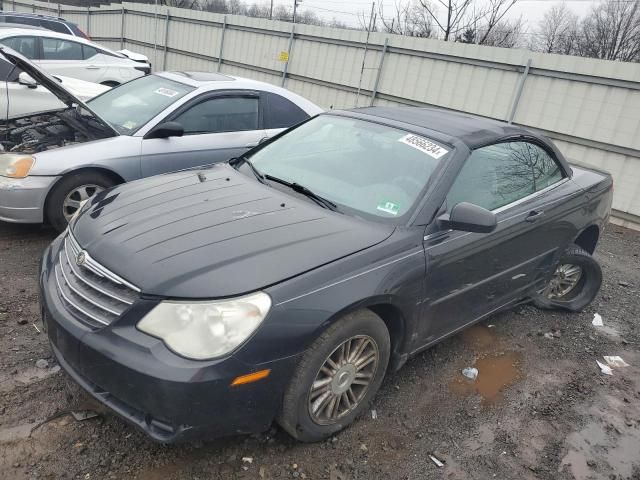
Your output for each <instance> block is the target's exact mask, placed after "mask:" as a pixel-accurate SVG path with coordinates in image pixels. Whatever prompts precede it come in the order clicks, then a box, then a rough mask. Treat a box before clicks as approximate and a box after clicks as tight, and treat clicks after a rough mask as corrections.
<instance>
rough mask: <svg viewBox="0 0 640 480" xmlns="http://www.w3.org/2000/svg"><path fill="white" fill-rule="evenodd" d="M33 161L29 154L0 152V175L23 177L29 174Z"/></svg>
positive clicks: (34, 161)
mask: <svg viewBox="0 0 640 480" xmlns="http://www.w3.org/2000/svg"><path fill="white" fill-rule="evenodd" d="M34 163H36V160H35V158H33V157H32V156H30V155H24V154H19V153H0V175H2V176H3V177H9V178H25V177H26V176H27V175H29V171H30V170H31V167H33V164H34Z"/></svg>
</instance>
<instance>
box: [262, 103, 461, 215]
mask: <svg viewBox="0 0 640 480" xmlns="http://www.w3.org/2000/svg"><path fill="white" fill-rule="evenodd" d="M450 150H451V149H450V147H447V146H444V145H441V144H439V143H436V142H435V141H433V140H431V139H429V138H425V137H423V136H420V135H415V134H413V133H409V132H406V131H403V130H398V129H395V128H392V127H389V126H385V125H380V124H377V123H372V122H366V121H362V120H356V119H353V118H346V117H338V116H333V115H322V116H320V117H317V118H315V119H313V120H311V121H309V122H307V123H306V124H304V125H302V126H300V127H298V128H296V129H295V130H292V131H291V132H290V133H287V134H286V135H284V136H283V137H281V138H280V139H278V140H276V141H275V142H273V143H272V144H269V145H266V146H265V147H264V148H262V149H261V150H259V151H258V152H256V153H255V154H253V155H252V156H251V157H250V160H251V162H252V163H253V165H254V166H255V168H256V169H257V170H258V171H259V172H260V173H261V174H263V175H272V176H274V177H278V178H280V179H283V180H286V181H288V182H295V183H298V184H299V185H302V186H304V187H307V188H308V189H310V190H312V191H313V192H314V193H315V194H317V195H321V196H322V197H324V198H326V199H327V200H330V201H332V202H334V203H336V204H338V207H339V208H340V210H348V209H350V210H353V211H355V212H361V213H364V214H366V215H372V216H375V217H382V218H388V219H397V218H400V217H402V216H403V215H404V214H406V213H407V212H408V211H409V210H411V208H412V206H413V205H414V203H415V202H416V201H417V200H418V199H419V197H420V194H421V192H422V191H423V190H424V188H425V186H426V185H427V183H428V182H429V179H430V178H431V175H432V174H433V172H434V170H435V169H436V167H437V166H438V164H439V162H441V161H442V160H443V158H444V157H446V155H447V154H448V153H449V152H450ZM345 207H346V209H345Z"/></svg>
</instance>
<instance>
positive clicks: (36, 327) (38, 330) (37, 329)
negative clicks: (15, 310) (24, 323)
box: [31, 323, 42, 333]
mask: <svg viewBox="0 0 640 480" xmlns="http://www.w3.org/2000/svg"><path fill="white" fill-rule="evenodd" d="M31 325H33V328H35V329H36V332H38V333H42V332H41V331H40V329H39V328H38V326H37V325H36V324H35V323H32V324H31Z"/></svg>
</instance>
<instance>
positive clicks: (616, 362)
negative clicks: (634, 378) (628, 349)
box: [602, 355, 629, 367]
mask: <svg viewBox="0 0 640 480" xmlns="http://www.w3.org/2000/svg"><path fill="white" fill-rule="evenodd" d="M602 358H604V361H605V362H607V363H608V364H609V366H610V367H628V366H629V364H628V363H627V362H625V361H624V360H623V359H622V357H619V356H617V355H613V356H607V355H605V356H604V357H602Z"/></svg>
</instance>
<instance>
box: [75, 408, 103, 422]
mask: <svg viewBox="0 0 640 480" xmlns="http://www.w3.org/2000/svg"><path fill="white" fill-rule="evenodd" d="M71 415H72V416H73V418H74V419H75V420H76V422H82V421H84V420H89V419H90V418H95V417H98V416H99V415H98V414H97V413H96V412H94V411H92V410H80V411H77V412H76V411H72V412H71Z"/></svg>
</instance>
